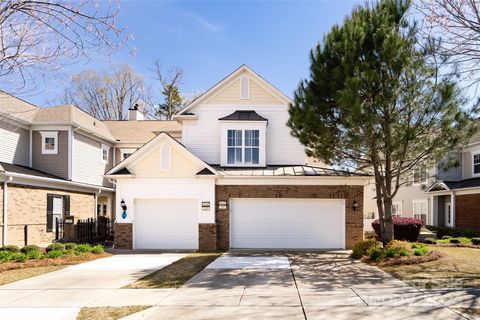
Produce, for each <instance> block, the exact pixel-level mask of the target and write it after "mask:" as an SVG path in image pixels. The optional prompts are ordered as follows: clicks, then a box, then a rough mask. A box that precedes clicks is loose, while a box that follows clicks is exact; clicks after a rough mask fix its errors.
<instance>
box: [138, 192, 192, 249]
mask: <svg viewBox="0 0 480 320" xmlns="http://www.w3.org/2000/svg"><path fill="white" fill-rule="evenodd" d="M133 223H134V226H135V231H134V232H135V234H134V241H135V249H198V200H195V199H152V200H135V219H134V222H133Z"/></svg>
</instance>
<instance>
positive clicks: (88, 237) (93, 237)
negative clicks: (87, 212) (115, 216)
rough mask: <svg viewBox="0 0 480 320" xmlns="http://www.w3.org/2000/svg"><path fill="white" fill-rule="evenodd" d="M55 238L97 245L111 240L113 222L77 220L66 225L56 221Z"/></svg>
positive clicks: (61, 220)
mask: <svg viewBox="0 0 480 320" xmlns="http://www.w3.org/2000/svg"><path fill="white" fill-rule="evenodd" d="M55 232H56V234H55V238H56V239H57V240H60V239H63V240H65V241H68V242H76V243H98V242H105V241H110V240H113V222H112V221H111V220H110V219H108V218H106V217H100V218H98V219H93V218H89V219H85V220H78V221H77V222H76V223H75V224H70V225H68V224H67V223H66V222H65V220H64V219H57V223H56V229H55Z"/></svg>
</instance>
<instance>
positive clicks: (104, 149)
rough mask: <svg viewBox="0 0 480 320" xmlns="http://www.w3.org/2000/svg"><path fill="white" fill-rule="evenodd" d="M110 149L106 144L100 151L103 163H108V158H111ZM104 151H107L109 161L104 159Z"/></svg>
mask: <svg viewBox="0 0 480 320" xmlns="http://www.w3.org/2000/svg"><path fill="white" fill-rule="evenodd" d="M109 149H110V146H108V145H106V144H102V148H101V150H100V160H101V161H102V163H108V158H109V157H110V155H109V153H110V152H109ZM103 151H107V159H103Z"/></svg>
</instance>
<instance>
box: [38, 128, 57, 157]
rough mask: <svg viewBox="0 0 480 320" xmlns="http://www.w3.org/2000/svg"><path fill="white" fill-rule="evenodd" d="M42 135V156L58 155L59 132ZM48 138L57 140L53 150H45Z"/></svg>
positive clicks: (44, 132) (43, 132)
mask: <svg viewBox="0 0 480 320" xmlns="http://www.w3.org/2000/svg"><path fill="white" fill-rule="evenodd" d="M40 135H41V136H42V154H58V131H40ZM46 138H54V139H55V145H54V146H53V147H54V148H53V150H47V149H45V139H46Z"/></svg>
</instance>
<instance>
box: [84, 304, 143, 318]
mask: <svg viewBox="0 0 480 320" xmlns="http://www.w3.org/2000/svg"><path fill="white" fill-rule="evenodd" d="M150 307H151V306H126V307H84V308H82V309H80V312H79V313H78V316H77V320H116V319H121V318H123V317H126V316H128V315H131V314H132V313H136V312H140V311H142V310H145V309H147V308H150Z"/></svg>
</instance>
